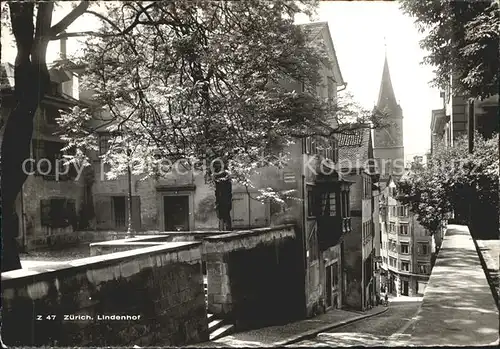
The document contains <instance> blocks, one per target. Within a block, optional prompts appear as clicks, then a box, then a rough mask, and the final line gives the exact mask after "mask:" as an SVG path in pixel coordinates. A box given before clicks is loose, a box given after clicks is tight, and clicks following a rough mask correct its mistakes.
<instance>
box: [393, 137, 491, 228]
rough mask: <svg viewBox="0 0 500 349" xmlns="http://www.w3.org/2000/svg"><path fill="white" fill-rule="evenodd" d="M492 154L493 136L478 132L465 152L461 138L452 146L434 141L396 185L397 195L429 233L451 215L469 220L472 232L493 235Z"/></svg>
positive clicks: (464, 145)
mask: <svg viewBox="0 0 500 349" xmlns="http://www.w3.org/2000/svg"><path fill="white" fill-rule="evenodd" d="M497 154H498V142H497V140H496V139H488V140H486V139H484V138H483V137H482V136H480V135H479V134H476V149H475V152H474V154H470V153H469V151H468V141H467V139H466V138H465V137H462V138H460V139H458V140H457V141H456V143H455V145H454V147H446V146H444V145H443V144H439V145H438V146H437V147H436V149H435V151H434V152H433V154H432V157H431V159H430V160H429V161H428V163H427V164H426V165H423V166H422V165H421V164H418V163H413V164H412V166H411V171H410V173H409V174H408V175H407V176H405V177H403V178H402V180H401V181H400V182H399V183H398V191H399V199H400V200H401V201H402V202H403V203H405V204H409V205H410V207H411V210H412V211H413V212H415V213H416V214H417V215H418V220H419V222H420V223H421V224H422V225H423V226H424V227H425V228H427V229H429V231H431V232H432V233H435V232H436V231H437V230H438V229H439V228H440V227H441V226H442V224H443V223H444V222H445V221H446V220H447V218H449V217H451V214H452V213H454V214H455V218H456V219H458V220H459V221H460V222H461V223H463V224H469V226H470V228H471V231H472V233H473V235H475V236H480V237H485V236H486V237H498V210H499V206H498V194H499V192H498V189H499V188H498V180H499V178H498V171H499V167H498V166H499V162H498V158H497V156H496V155H497ZM469 204H471V206H472V209H473V211H472V212H471V211H469V209H470V208H469ZM476 208H477V210H476ZM471 218H473V220H471Z"/></svg>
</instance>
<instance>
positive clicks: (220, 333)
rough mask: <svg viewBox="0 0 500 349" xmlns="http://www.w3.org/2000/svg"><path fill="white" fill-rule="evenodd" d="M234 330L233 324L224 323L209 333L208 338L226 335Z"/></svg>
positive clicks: (212, 339) (212, 338)
mask: <svg viewBox="0 0 500 349" xmlns="http://www.w3.org/2000/svg"><path fill="white" fill-rule="evenodd" d="M233 332H234V325H224V326H221V327H220V328H218V329H217V330H215V331H214V332H212V333H210V340H211V341H214V340H216V339H219V338H222V337H224V336H228V335H230V334H232V333H233Z"/></svg>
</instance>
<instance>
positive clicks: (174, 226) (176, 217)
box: [163, 195, 189, 231]
mask: <svg viewBox="0 0 500 349" xmlns="http://www.w3.org/2000/svg"><path fill="white" fill-rule="evenodd" d="M163 210H164V217H165V231H188V230H189V196H188V195H175V196H164V197H163Z"/></svg>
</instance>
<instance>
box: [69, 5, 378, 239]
mask: <svg viewBox="0 0 500 349" xmlns="http://www.w3.org/2000/svg"><path fill="white" fill-rule="evenodd" d="M301 5H302V6H301ZM314 5H315V2H309V1H303V2H302V4H301V3H300V2H290V1H284V0H280V1H273V2H269V1H241V2H208V1H199V2H174V3H161V2H159V3H152V4H150V5H149V7H147V8H145V7H144V6H143V5H141V4H134V5H133V6H132V5H131V6H130V7H129V8H127V9H125V10H123V11H110V12H108V13H107V17H106V18H102V20H103V26H102V30H101V31H100V32H99V33H98V35H96V37H95V39H93V40H89V41H88V42H87V45H86V49H85V55H84V57H83V58H82V64H83V65H85V66H86V71H85V74H84V75H83V80H84V81H85V87H86V88H87V89H88V90H91V91H93V93H94V94H93V101H94V102H95V104H96V106H98V107H99V108H101V110H102V112H103V113H101V115H105V117H104V118H103V120H102V122H103V124H102V125H96V124H95V123H89V122H87V120H90V119H91V116H90V114H91V113H95V112H96V111H95V110H86V111H82V110H77V109H75V110H74V112H73V113H70V114H67V115H65V116H64V117H63V118H62V119H61V120H60V121H61V126H62V127H63V129H65V130H67V131H66V134H65V139H66V140H67V141H68V142H69V146H76V147H80V148H81V147H82V146H83V147H87V148H94V149H95V148H96V143H95V142H96V141H97V138H96V137H88V135H89V134H93V135H95V133H96V132H97V131H99V130H100V131H103V130H107V131H109V132H112V133H115V134H116V137H115V138H114V139H113V141H112V142H111V143H112V144H111V147H110V148H109V151H108V153H107V154H105V156H104V159H105V161H108V162H110V163H111V165H112V166H111V171H110V175H111V176H112V177H115V176H117V175H121V174H123V171H124V169H125V168H127V165H126V164H125V163H126V162H129V160H130V159H129V158H127V157H126V156H124V152H123V151H122V149H123V147H124V146H127V147H128V146H133V148H134V149H135V151H134V153H135V159H133V160H135V161H134V163H135V164H133V165H132V167H133V171H134V172H135V173H136V174H139V173H140V174H146V175H153V174H155V171H157V170H158V166H157V165H158V163H159V162H161V161H162V160H164V159H165V158H169V159H171V160H173V161H176V160H180V159H183V160H186V162H185V166H186V167H191V166H192V163H193V161H202V162H204V163H205V164H207V165H208V168H207V169H208V173H207V179H208V180H209V181H211V182H212V183H213V184H214V187H215V196H216V205H217V214H218V217H219V219H220V221H221V225H220V227H221V229H224V230H229V229H231V217H230V211H231V201H232V200H231V188H232V183H233V182H239V183H241V184H243V185H247V186H250V185H252V183H251V182H250V178H251V175H252V174H255V170H256V169H257V168H259V167H262V166H269V165H275V164H277V163H279V162H282V160H283V158H282V157H276V156H273V155H276V154H277V153H279V152H280V151H284V150H285V149H286V145H287V144H290V143H291V142H294V141H296V139H297V138H300V137H305V136H316V135H317V136H323V137H324V138H326V139H328V138H332V137H333V135H334V134H335V133H341V132H347V131H348V130H350V129H352V128H356V127H371V126H374V124H373V123H371V124H370V121H375V123H376V124H378V123H379V121H380V120H379V119H380V117H379V116H380V115H381V114H378V115H376V116H374V115H373V113H371V112H368V111H366V110H362V109H361V108H359V107H357V106H356V105H355V104H354V103H353V102H352V100H350V99H346V100H342V101H340V100H332V99H330V100H325V99H324V97H320V96H318V94H317V93H316V87H319V85H320V84H321V81H320V78H321V77H320V75H319V72H320V69H321V68H322V65H325V66H327V67H329V66H330V64H331V62H329V59H328V56H327V55H326V53H325V50H324V47H322V46H321V43H320V42H317V41H313V40H310V37H309V36H308V32H307V29H305V30H304V29H303V28H302V27H301V26H297V25H294V23H293V22H294V20H293V19H294V16H295V15H296V14H297V13H299V12H300V11H303V10H305V11H310V10H312V9H313V7H314ZM139 11H143V12H142V14H141V15H140V16H139V17H137V16H136V13H138V12H139ZM137 18H139V19H137ZM136 21H137V22H138V23H139V24H138V25H137V26H135V27H134V28H133V29H132V30H130V31H129V32H127V33H126V35H122V36H114V35H112V34H111V33H110V32H109V31H113V30H114V27H115V26H116V25H118V26H119V27H130V26H131V24H132V23H134V22H136ZM290 83H291V84H292V85H293V84H295V85H294V86H295V87H296V89H295V90H292V89H290ZM82 113H84V114H85V113H87V115H86V116H82ZM334 115H335V118H334V117H333V116H334ZM94 119H95V118H94ZM353 121H354V122H357V123H354V124H353ZM353 125H354V126H353ZM367 125H368V126H367ZM369 125H371V126H369ZM104 126H106V127H104ZM79 154H81V156H83V155H84V154H85V151H81V152H79ZM266 155H268V156H266ZM79 156H80V155H79ZM79 156H77V159H76V160H82V159H78V158H79ZM83 160H84V161H85V159H83ZM214 161H215V162H214ZM212 163H213V165H214V166H210V165H211V164H212ZM151 165H153V166H151ZM265 194H266V195H267V197H269V195H271V194H272V193H269V192H267V193H265Z"/></svg>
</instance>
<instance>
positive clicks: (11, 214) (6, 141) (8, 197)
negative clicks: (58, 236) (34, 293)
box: [1, 95, 38, 272]
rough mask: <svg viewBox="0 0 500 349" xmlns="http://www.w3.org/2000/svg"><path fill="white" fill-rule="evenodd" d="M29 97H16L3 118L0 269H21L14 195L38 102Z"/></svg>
mask: <svg viewBox="0 0 500 349" xmlns="http://www.w3.org/2000/svg"><path fill="white" fill-rule="evenodd" d="M33 99H35V100H36V98H32V96H29V95H26V98H23V99H20V100H19V103H17V106H16V107H15V108H14V110H13V111H12V112H11V114H10V116H9V120H8V121H7V124H6V127H5V132H4V137H3V141H2V148H1V152H2V179H1V186H2V272H4V271H9V270H15V269H20V268H21V262H20V260H19V251H18V247H17V242H16V236H17V234H18V230H16V227H17V225H18V221H17V219H16V206H15V202H16V198H17V196H18V195H19V192H20V191H21V187H22V185H23V183H24V181H25V180H26V178H27V174H26V173H25V172H24V171H23V167H22V164H23V161H24V160H25V159H27V158H29V156H30V145H31V136H32V133H33V118H34V116H35V110H36V107H37V105H38V103H37V102H35V101H34V100H33Z"/></svg>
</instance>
